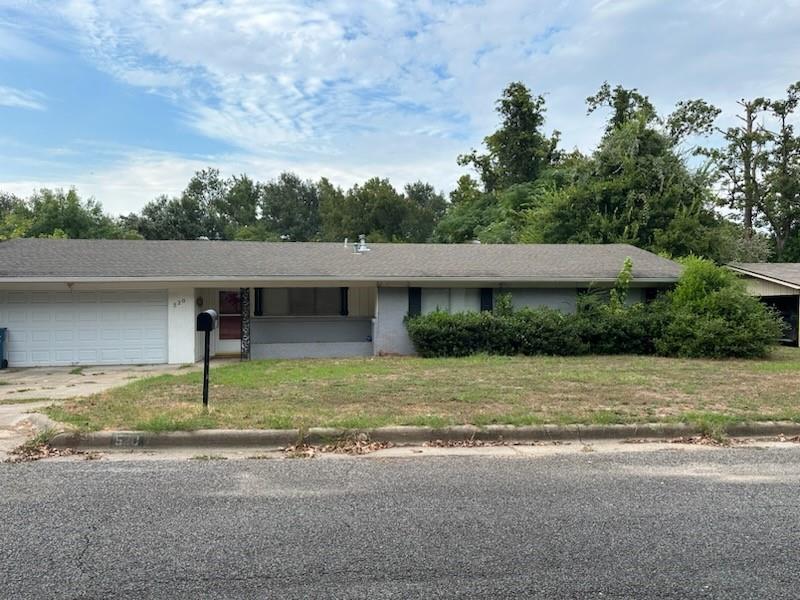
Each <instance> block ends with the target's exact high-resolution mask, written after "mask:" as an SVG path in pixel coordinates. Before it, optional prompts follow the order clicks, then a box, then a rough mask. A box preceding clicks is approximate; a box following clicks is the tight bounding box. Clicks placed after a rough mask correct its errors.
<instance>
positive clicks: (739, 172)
mask: <svg viewBox="0 0 800 600" xmlns="http://www.w3.org/2000/svg"><path fill="white" fill-rule="evenodd" d="M737 104H738V105H739V106H740V107H741V110H742V112H741V114H739V115H737V116H736V117H737V119H739V121H740V122H741V125H739V126H738V127H729V128H727V129H724V130H723V129H719V128H718V129H717V131H718V132H719V133H720V134H721V135H722V137H723V140H724V144H725V145H724V146H723V147H722V148H714V149H710V150H704V151H703V153H704V154H705V155H706V156H708V157H709V158H710V159H711V160H712V162H713V164H714V165H715V166H716V169H717V173H718V179H719V182H720V184H721V185H722V188H723V189H724V193H725V199H724V202H725V204H727V205H728V207H730V208H732V209H734V210H737V211H739V212H741V214H742V224H743V226H744V233H745V236H746V237H748V238H749V237H751V236H752V235H753V226H754V214H755V211H756V209H757V207H758V206H759V205H760V204H761V202H762V194H763V193H764V190H765V184H764V172H765V168H766V166H767V152H766V148H765V146H766V144H767V141H768V135H767V133H766V132H765V131H764V129H763V128H762V127H760V125H759V123H758V118H759V116H760V115H761V113H762V112H763V111H765V110H766V109H767V108H768V106H769V101H768V100H767V99H765V98H756V99H754V100H744V99H742V100H739V101H738V102H737Z"/></svg>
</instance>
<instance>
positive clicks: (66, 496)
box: [0, 444, 800, 598]
mask: <svg viewBox="0 0 800 600" xmlns="http://www.w3.org/2000/svg"><path fill="white" fill-rule="evenodd" d="M655 448H657V449H656V450H652V451H630V452H612V453H599V452H572V453H569V454H552V453H550V454H542V455H540V456H536V455H533V456H521V457H520V456H518V457H490V456H472V457H464V456H462V457H438V458H436V457H423V458H341V459H324V458H323V459H312V460H304V459H294V460H290V459H277V460H270V459H267V460H225V461H221V460H220V461H199V460H155V461H141V460H137V461H120V460H115V461H107V460H101V461H85V460H77V461H76V460H72V461H48V462H45V461H43V462H38V463H27V464H17V465H8V464H4V465H0V585H2V587H3V589H2V593H0V597H2V598H107V597H117V598H128V597H131V598H167V597H168V598H431V597H442V598H444V597H464V598H476V597H486V598H524V597H527V598H531V597H533V598H553V597H568V598H621V597H624V598H633V597H635V598H686V597H695V598H698V597H699V598H743V597H769V596H774V597H778V596H781V597H788V596H794V595H796V592H797V585H798V584H800V572H799V571H798V559H797V540H798V539H800V512H799V511H798V509H799V508H800V495H798V484H800V460H799V459H800V447H798V446H797V445H794V444H785V445H782V446H780V447H769V448H752V447H748V448H735V449H697V448H690V447H673V446H669V447H665V446H663V445H659V446H655Z"/></svg>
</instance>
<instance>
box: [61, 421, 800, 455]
mask: <svg viewBox="0 0 800 600" xmlns="http://www.w3.org/2000/svg"><path fill="white" fill-rule="evenodd" d="M699 433H701V431H700V429H699V428H697V427H695V426H693V425H686V424H663V423H646V424H642V425H567V426H561V425H537V426H524V427H515V426H513V425H488V426H486V427H475V426H472V425H462V426H456V427H444V428H441V429H436V428H433V427H402V426H398V427H380V428H377V429H366V430H349V429H334V428H325V427H312V428H311V429H309V430H308V431H307V432H306V434H305V436H304V437H303V441H304V442H306V443H308V444H325V443H330V442H333V441H335V440H338V439H341V438H345V437H354V436H361V435H363V436H366V437H367V438H368V439H370V440H372V441H376V442H391V443H392V444H395V445H397V446H404V445H406V446H407V445H415V444H422V443H424V442H430V441H434V440H442V441H445V442H458V441H466V440H471V439H475V440H481V441H506V442H510V443H531V442H547V441H562V442H563V441H592V440H643V439H664V438H678V437H686V436H692V435H698V434H699ZM726 433H727V434H728V435H729V436H732V437H768V436H778V435H787V436H794V435H800V423H792V422H772V421H764V422H756V423H740V424H736V425H731V426H729V427H727V428H726ZM299 440H300V431H299V430H297V429H248V430H238V429H205V430H199V431H170V432H164V433H152V432H148V431H100V432H95V433H77V432H64V433H59V434H57V435H55V436H54V437H53V438H52V439H51V441H50V444H51V445H52V446H53V447H55V448H81V449H92V450H101V449H105V450H109V449H110V450H137V449H138V450H150V449H154V450H155V449H166V448H261V449H264V450H277V449H279V448H284V447H286V446H290V445H292V444H295V443H297V442H298V441H299Z"/></svg>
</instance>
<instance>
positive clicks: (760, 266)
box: [728, 263, 800, 286]
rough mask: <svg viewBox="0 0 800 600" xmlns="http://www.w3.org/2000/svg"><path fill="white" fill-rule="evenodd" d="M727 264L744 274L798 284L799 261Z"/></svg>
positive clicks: (799, 282) (799, 278) (799, 273)
mask: <svg viewBox="0 0 800 600" xmlns="http://www.w3.org/2000/svg"><path fill="white" fill-rule="evenodd" d="M728 266H729V267H731V268H733V269H735V270H736V271H740V272H742V273H744V274H746V275H752V276H754V277H766V278H769V279H774V280H776V281H778V282H783V283H787V284H789V285H792V286H800V263H731V264H730V265H728Z"/></svg>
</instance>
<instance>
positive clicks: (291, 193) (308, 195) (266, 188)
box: [260, 173, 321, 242]
mask: <svg viewBox="0 0 800 600" xmlns="http://www.w3.org/2000/svg"><path fill="white" fill-rule="evenodd" d="M260 207H261V219H262V221H263V223H264V226H265V228H266V229H268V230H271V231H274V232H275V233H276V234H278V235H279V236H280V237H281V239H284V240H290V241H301V242H302V241H309V240H316V239H319V237H320V234H321V223H320V216H319V190H318V189H317V186H316V185H315V184H314V182H313V181H309V180H305V181H304V180H302V179H300V178H299V177H298V176H297V175H295V174H294V173H281V174H280V176H278V178H277V179H276V180H274V181H270V182H269V183H266V184H264V185H263V186H262V187H261V200H260Z"/></svg>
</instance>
